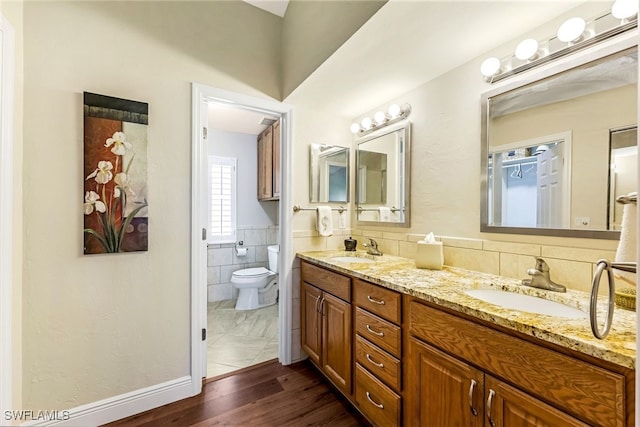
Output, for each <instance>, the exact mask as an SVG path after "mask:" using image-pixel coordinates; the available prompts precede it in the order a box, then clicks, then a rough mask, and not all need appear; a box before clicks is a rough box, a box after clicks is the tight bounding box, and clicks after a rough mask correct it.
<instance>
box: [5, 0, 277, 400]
mask: <svg viewBox="0 0 640 427" xmlns="http://www.w3.org/2000/svg"><path fill="white" fill-rule="evenodd" d="M279 25H280V20H279V18H277V17H275V16H274V15H271V14H269V13H267V12H263V11H260V10H259V9H256V8H254V7H252V6H249V5H248V4H245V3H242V2H111V1H106V2H73V1H72V2H25V3H24V39H25V40H24V42H25V52H24V61H25V63H24V80H25V87H24V108H25V112H26V113H25V120H24V142H23V145H24V235H23V239H24V250H25V257H24V281H23V304H24V305H23V329H24V331H23V363H24V368H23V377H24V378H23V385H24V393H23V396H24V399H23V407H24V408H28V409H48V410H53V409H66V408H72V407H76V406H79V405H81V404H85V403H89V402H94V401H98V400H101V399H105V398H108V397H111V396H115V395H118V394H121V393H126V392H129V391H133V390H137V389H139V388H143V387H147V386H153V385H156V384H159V383H162V382H164V381H169V380H172V379H176V378H179V377H182V376H184V375H188V374H189V372H190V255H189V254H190V247H191V245H190V238H189V236H190V221H189V218H190V206H191V198H190V194H191V191H190V186H191V152H190V151H191V84H190V83H191V82H192V81H196V82H200V83H204V84H208V85H210V86H214V87H219V88H224V89H227V90H232V91H237V92H242V93H246V94H249V95H253V96H266V95H265V94H277V93H278V92H279V87H278V81H277V80H278V78H277V70H278V54H277V52H278V46H279V42H280V26H279ZM211 28H214V29H215V31H211ZM230 41H233V43H230ZM256 64H259V65H260V66H259V67H258V66H257V65H256ZM83 91H91V92H95V93H99V94H105V95H110V96H115V97H121V98H126V99H132V100H137V101H143V102H148V103H149V116H150V121H149V147H148V164H149V175H148V186H149V250H148V252H143V253H129V254H115V255H114V254H112V255H94V256H83V255H82V209H81V203H82V196H83V194H82V193H83V192H82V183H83V179H84V177H83V176H82V129H83V121H82V92H83ZM17 163H18V162H17ZM18 165H20V163H18ZM18 182H19V181H18Z"/></svg>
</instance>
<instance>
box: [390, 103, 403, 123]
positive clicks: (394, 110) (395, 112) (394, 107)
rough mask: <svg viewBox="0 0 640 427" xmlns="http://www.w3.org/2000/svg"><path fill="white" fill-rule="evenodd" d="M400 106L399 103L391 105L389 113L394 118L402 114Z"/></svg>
mask: <svg viewBox="0 0 640 427" xmlns="http://www.w3.org/2000/svg"><path fill="white" fill-rule="evenodd" d="M400 111H401V110H400V106H399V105H398V104H391V105H389V115H390V116H391V118H392V119H395V118H396V117H398V116H399V115H400Z"/></svg>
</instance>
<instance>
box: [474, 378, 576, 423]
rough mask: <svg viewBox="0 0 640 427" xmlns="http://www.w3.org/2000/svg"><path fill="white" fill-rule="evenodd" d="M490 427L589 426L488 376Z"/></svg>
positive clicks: (487, 396) (487, 410)
mask: <svg viewBox="0 0 640 427" xmlns="http://www.w3.org/2000/svg"><path fill="white" fill-rule="evenodd" d="M485 387H486V389H485V396H486V399H487V404H486V408H485V410H486V414H487V426H491V427H509V426H519V427H575V426H587V424H585V423H583V422H581V421H578V420H577V419H575V418H573V417H571V416H569V415H567V414H565V413H564V412H562V411H559V410H558V409H556V408H553V407H551V406H549V405H547V404H546V403H544V402H541V401H540V400H538V399H536V398H535V397H533V396H530V395H528V394H526V393H524V392H522V391H520V390H518V389H516V388H514V387H511V386H510V385H508V384H505V383H503V382H501V381H500V380H497V379H495V378H493V377H491V376H489V375H487V376H486V385H485Z"/></svg>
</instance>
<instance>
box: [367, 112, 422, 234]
mask: <svg viewBox="0 0 640 427" xmlns="http://www.w3.org/2000/svg"><path fill="white" fill-rule="evenodd" d="M410 126H411V124H410V123H409V122H403V123H398V124H397V125H395V126H389V127H388V128H384V129H381V130H379V131H376V132H375V133H374V134H371V135H370V136H367V137H364V138H362V139H361V140H360V141H358V145H357V149H356V218H357V221H358V223H359V224H361V225H363V224H364V225H392V226H401V227H409V225H410V218H411V216H410V211H409V205H410V203H409V194H410V192H409V191H410V182H409V175H410V155H411V153H410V151H411V149H410V147H411V138H410V134H411V132H410Z"/></svg>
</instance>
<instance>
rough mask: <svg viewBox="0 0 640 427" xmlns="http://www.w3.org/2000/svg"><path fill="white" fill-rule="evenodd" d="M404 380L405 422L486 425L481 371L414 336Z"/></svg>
mask: <svg viewBox="0 0 640 427" xmlns="http://www.w3.org/2000/svg"><path fill="white" fill-rule="evenodd" d="M405 384H406V390H407V392H406V393H405V396H406V399H405V402H406V407H405V425H407V426H420V427H441V426H463V427H466V426H473V427H481V426H482V425H483V422H484V410H483V405H484V391H483V390H484V373H483V372H482V371H479V370H477V369H475V368H473V367H471V366H469V365H467V364H466V363H464V362H462V361H460V360H458V359H456V358H453V357H451V356H449V355H447V354H445V353H443V352H441V351H440V350H437V349H436V348H434V347H431V346H430V345H427V344H425V343H423V342H421V341H418V340H416V339H415V338H411V339H410V340H409V366H408V369H407V370H406V371H405ZM514 425H515V424H514Z"/></svg>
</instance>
